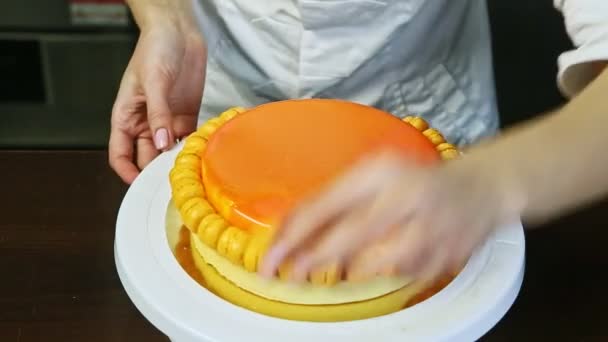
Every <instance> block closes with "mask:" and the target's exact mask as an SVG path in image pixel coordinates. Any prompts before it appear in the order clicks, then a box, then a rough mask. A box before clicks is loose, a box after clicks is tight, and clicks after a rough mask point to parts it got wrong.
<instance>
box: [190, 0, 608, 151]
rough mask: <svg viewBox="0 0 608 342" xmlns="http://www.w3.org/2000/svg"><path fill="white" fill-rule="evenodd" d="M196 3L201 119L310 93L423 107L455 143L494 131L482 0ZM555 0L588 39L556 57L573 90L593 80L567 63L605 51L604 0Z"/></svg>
mask: <svg viewBox="0 0 608 342" xmlns="http://www.w3.org/2000/svg"><path fill="white" fill-rule="evenodd" d="M199 2H200V4H201V9H202V11H201V15H202V18H201V22H202V25H203V31H204V35H205V37H206V40H207V43H208V50H209V57H208V69H207V79H206V85H205V92H204V97H203V105H202V108H201V121H202V120H205V119H207V118H209V117H210V116H212V115H215V114H217V113H219V112H221V111H223V110H225V109H226V108H227V107H230V106H237V105H238V106H245V107H251V106H255V105H258V104H261V103H265V102H268V101H275V100H282V99H289V98H311V97H316V98H342V99H347V100H351V101H355V102H359V103H364V104H368V105H372V106H375V107H378V108H381V109H384V110H386V111H388V112H391V113H393V114H394V115H397V116H399V117H403V116H405V115H408V114H415V115H420V116H422V117H424V118H425V119H427V120H428V121H429V122H430V123H431V124H432V125H433V126H434V127H437V128H438V129H439V130H441V131H442V132H443V133H444V134H445V135H446V138H447V139H448V140H449V141H450V142H452V143H455V144H458V145H465V144H471V143H474V142H476V141H478V140H479V139H481V138H483V137H486V136H490V135H494V134H495V133H497V131H498V126H499V120H498V113H497V108H496V101H495V93H494V80H493V70H492V56H491V46H490V30H489V23H488V16H487V10H486V1H485V0H263V1H261V0H259V1H256V0H232V1H225V0H200V1H199ZM555 4H556V6H557V8H559V9H561V10H563V12H564V14H565V15H566V17H567V19H568V25H569V32H570V34H571V35H572V36H573V39H574V41H575V42H577V43H579V45H582V46H583V47H581V49H579V50H576V51H572V52H568V53H566V54H564V55H563V56H562V58H561V59H560V74H559V75H560V82H559V84H560V86H561V88H562V89H563V90H564V92H565V93H567V94H569V95H570V94H573V93H575V92H576V90H577V89H580V87H581V86H582V85H583V84H584V83H585V82H586V81H588V79H585V77H584V76H581V75H582V74H584V72H581V71H580V70H579V71H578V72H577V71H576V70H575V69H576V68H572V66H573V65H575V64H580V63H584V62H587V61H589V60H592V59H593V58H591V57H603V58H604V59H608V49H607V42H608V36H606V32H608V29H606V27H605V26H606V24H605V21H606V19H605V18H608V12H607V6H608V0H555ZM583 8H584V10H583ZM581 11H583V12H585V15H582V14H581V13H580V12H581ZM589 25H590V26H593V27H598V26H603V34H604V35H603V37H599V36H598V35H597V34H593V33H590V32H589V30H592V29H589V28H588V26H589ZM586 29H587V31H586V32H585V30H586ZM599 38H601V39H603V41H602V42H601V43H598V45H601V47H600V48H598V49H594V47H595V46H594V42H597V40H598V39H599ZM587 50H590V51H591V52H588V51H587ZM594 51H595V52H594Z"/></svg>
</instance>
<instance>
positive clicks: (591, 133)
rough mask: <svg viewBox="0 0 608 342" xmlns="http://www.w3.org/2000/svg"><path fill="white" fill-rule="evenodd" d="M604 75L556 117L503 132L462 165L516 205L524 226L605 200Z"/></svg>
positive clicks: (607, 108)
mask: <svg viewBox="0 0 608 342" xmlns="http://www.w3.org/2000/svg"><path fill="white" fill-rule="evenodd" d="M607 94H608V71H603V72H602V73H601V74H600V75H599V76H598V77H597V78H596V79H595V80H594V81H593V82H592V83H591V84H589V86H587V87H586V88H585V90H583V91H582V92H581V93H580V94H579V95H578V96H577V97H575V98H574V99H573V100H572V101H570V102H569V103H568V104H567V105H566V106H564V107H563V108H561V109H560V110H559V111H557V112H555V113H552V114H550V115H547V116H546V117H545V118H543V119H541V120H535V121H534V122H530V123H528V124H524V125H521V126H520V127H517V128H514V129H512V130H510V131H507V132H506V133H505V134H504V135H503V136H502V137H501V138H499V139H497V140H496V141H494V142H491V143H488V144H485V145H480V146H479V147H477V148H473V149H472V150H471V151H470V155H469V156H468V158H466V159H470V161H471V163H472V164H475V165H477V167H481V168H484V169H485V171H487V172H490V173H492V174H494V175H495V179H496V181H497V182H499V183H501V184H502V185H504V189H506V191H510V192H512V195H513V197H514V198H516V200H521V205H522V208H523V218H524V220H532V221H536V220H544V219H550V218H552V217H555V216H557V215H559V214H561V213H563V212H565V211H567V210H571V209H573V208H575V207H578V206H580V205H584V204H586V203H588V202H590V201H593V200H596V199H598V198H599V197H601V196H604V195H606V194H608V153H606V148H607V146H608V134H607V133H608V132H607V130H608V95H607Z"/></svg>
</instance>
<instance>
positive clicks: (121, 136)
mask: <svg viewBox="0 0 608 342" xmlns="http://www.w3.org/2000/svg"><path fill="white" fill-rule="evenodd" d="M108 157H109V162H110V166H111V167H112V169H113V170H114V171H115V172H116V173H117V174H118V176H120V178H121V179H122V180H123V182H125V183H127V184H131V183H133V181H134V180H135V178H136V177H137V175H138V174H139V170H138V169H137V167H136V166H135V164H133V137H131V136H129V135H128V134H127V133H125V132H124V131H121V130H119V129H116V128H114V127H113V128H112V131H111V133H110V142H109V145H108Z"/></svg>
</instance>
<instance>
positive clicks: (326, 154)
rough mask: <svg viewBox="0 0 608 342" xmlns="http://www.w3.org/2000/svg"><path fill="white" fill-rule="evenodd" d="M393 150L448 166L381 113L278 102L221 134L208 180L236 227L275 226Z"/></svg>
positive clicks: (213, 142) (207, 155)
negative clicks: (338, 179) (350, 171)
mask: <svg viewBox="0 0 608 342" xmlns="http://www.w3.org/2000/svg"><path fill="white" fill-rule="evenodd" d="M386 148H390V149H393V150H395V151H398V152H400V153H403V154H404V155H405V156H407V157H409V158H411V159H412V160H413V161H416V162H421V163H431V162H435V161H438V160H440V157H439V154H438V152H437V150H436V148H435V146H434V145H433V143H431V142H430V141H429V139H427V138H426V137H425V136H424V135H423V134H422V133H421V132H420V131H418V130H417V129H416V128H414V127H412V126H411V125H409V124H407V123H405V122H403V121H401V120H400V119H399V118H397V117H395V116H393V115H390V114H388V113H385V112H383V111H381V110H378V109H375V108H372V107H368V106H364V105H359V104H355V103H351V102H345V101H339V100H324V99H311V100H287V101H279V102H273V103H269V104H265V105H262V106H258V107H256V108H254V109H251V110H249V111H246V112H245V113H242V114H240V115H237V116H236V117H234V118H233V119H231V120H230V121H228V122H226V123H225V124H224V125H222V126H221V127H220V128H218V129H217V131H215V133H214V134H213V135H212V136H211V137H210V139H209V141H208V143H207V147H206V149H205V152H204V154H203V156H202V159H203V181H204V183H205V186H206V188H208V193H213V192H216V196H212V195H211V194H210V195H209V200H210V201H211V202H212V204H213V205H214V206H215V207H216V208H217V207H218V206H221V205H222V203H226V201H227V202H229V203H230V207H231V208H230V211H231V212H230V214H229V215H228V217H226V219H227V220H229V221H231V223H232V224H233V225H236V226H238V227H242V228H246V227H252V226H254V227H269V226H272V225H273V224H274V223H275V222H276V221H277V220H279V219H280V218H281V217H282V215H284V214H285V213H286V211H287V210H288V209H289V208H290V207H291V206H293V205H294V204H296V203H297V201H298V200H300V199H302V198H303V197H304V196H306V195H308V194H310V193H311V192H313V191H315V190H318V189H319V187H321V186H322V185H323V184H325V183H326V182H327V181H329V180H331V179H332V178H333V177H335V176H337V175H338V174H339V173H341V172H344V171H345V169H346V168H347V167H348V166H350V165H352V164H353V163H354V162H356V161H357V160H358V159H359V158H361V157H363V156H364V155H366V154H368V153H371V152H374V151H378V150H381V149H386ZM217 192H219V194H217ZM217 201H220V202H222V203H213V202H217Z"/></svg>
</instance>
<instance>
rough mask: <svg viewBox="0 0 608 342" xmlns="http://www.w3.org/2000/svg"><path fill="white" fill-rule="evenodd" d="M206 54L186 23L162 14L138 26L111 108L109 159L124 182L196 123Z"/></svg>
mask: <svg viewBox="0 0 608 342" xmlns="http://www.w3.org/2000/svg"><path fill="white" fill-rule="evenodd" d="M206 56H207V55H206V47H205V45H204V42H203V38H202V35H201V34H200V32H199V31H198V30H197V29H196V28H195V27H193V26H192V25H186V24H185V23H183V22H177V23H176V22H170V21H169V20H168V19H167V20H165V21H163V20H158V21H156V22H154V24H153V25H151V27H150V28H145V29H142V31H141V35H140V38H139V40H138V42H137V46H136V48H135V51H134V53H133V56H132V58H131V60H130V62H129V65H128V66H127V69H126V71H125V73H124V75H123V78H122V81H121V84H120V89H119V91H118V95H117V97H116V102H115V103H114V107H113V110H112V121H111V122H112V129H111V134H110V142H109V162H110V165H111V167H112V168H113V169H114V170H115V171H116V173H117V174H118V175H119V176H120V177H121V178H122V179H123V181H125V182H126V183H129V184H130V183H131V182H133V180H134V179H135V177H137V175H138V174H139V172H140V170H142V169H143V168H144V167H145V166H146V165H147V164H148V163H149V162H150V161H152V160H153V159H154V158H156V156H158V155H159V154H160V152H162V151H165V150H168V149H169V148H171V147H172V146H173V145H174V143H175V140H176V139H178V138H181V137H183V136H186V135H188V134H189V133H191V132H193V131H194V130H195V129H196V123H197V117H198V111H199V108H200V102H201V99H202V94H203V85H204V79H205V71H206V69H205V67H206Z"/></svg>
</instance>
